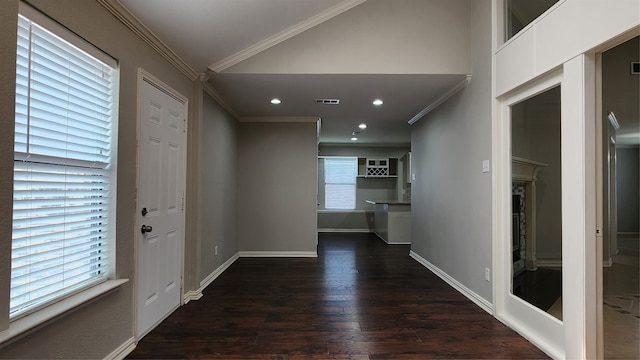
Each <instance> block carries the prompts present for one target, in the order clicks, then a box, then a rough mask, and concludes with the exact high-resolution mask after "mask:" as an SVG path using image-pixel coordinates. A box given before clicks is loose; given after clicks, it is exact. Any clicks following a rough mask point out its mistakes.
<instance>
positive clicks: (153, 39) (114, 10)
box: [97, 0, 199, 81]
mask: <svg viewBox="0 0 640 360" xmlns="http://www.w3.org/2000/svg"><path fill="white" fill-rule="evenodd" d="M97 1H98V3H99V4H100V5H102V6H104V7H105V8H106V9H107V10H108V11H109V12H110V13H111V14H113V16H115V17H116V18H117V19H118V20H120V22H121V23H123V24H124V25H125V26H126V27H128V28H129V29H130V30H131V31H133V33H134V34H136V35H138V37H140V39H142V40H143V41H144V42H146V43H147V44H148V45H149V46H151V47H152V48H153V49H154V50H155V51H157V52H158V53H159V54H160V55H161V56H162V57H164V58H165V59H166V60H167V61H169V63H171V64H172V65H173V66H175V67H176V68H177V69H178V70H180V71H181V72H182V73H183V74H184V75H185V76H187V77H188V78H189V79H191V81H194V80H196V79H197V78H198V77H199V74H198V73H197V72H195V70H193V69H192V68H191V67H190V66H189V65H188V64H187V63H186V62H185V61H184V60H182V58H181V57H180V56H178V55H177V54H176V53H175V52H173V50H171V48H169V46H167V44H165V43H164V42H163V41H162V40H160V38H158V36H156V35H155V34H154V33H153V32H152V31H151V30H149V28H148V27H146V26H145V25H144V24H143V23H142V22H141V21H140V19H138V18H137V17H136V16H135V15H133V14H132V13H131V12H130V11H129V9H127V8H126V7H125V6H124V5H123V4H122V3H121V2H120V0H97Z"/></svg>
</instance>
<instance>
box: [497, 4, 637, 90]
mask: <svg viewBox="0 0 640 360" xmlns="http://www.w3.org/2000/svg"><path fill="white" fill-rule="evenodd" d="M639 25H640V1H638V0H566V1H565V2H563V3H561V4H560V5H559V6H557V7H555V8H554V9H553V10H552V11H550V12H549V13H547V14H545V15H543V16H542V17H541V18H539V19H537V20H536V21H535V22H534V24H533V25H532V26H531V27H529V28H527V29H526V30H525V32H524V33H522V34H519V35H518V36H517V37H516V38H514V39H512V40H511V41H509V42H508V43H507V44H506V45H504V46H503V47H502V48H500V49H499V50H498V51H497V53H496V95H498V96H500V95H503V94H505V93H506V92H508V91H510V90H512V89H514V88H516V87H517V86H519V85H522V84H523V83H524V82H526V81H528V80H531V79H533V78H535V77H537V76H539V75H541V74H544V73H546V72H548V71H549V70H552V69H554V68H555V67H557V66H560V65H562V64H563V63H564V62H566V61H568V60H570V59H572V58H573V57H575V56H577V55H579V54H582V53H584V52H587V51H589V50H591V49H593V48H596V47H598V46H599V45H601V44H602V43H604V42H606V41H608V40H610V39H612V38H614V37H616V36H618V35H620V34H622V33H625V32H627V31H629V30H632V29H633V28H634V27H637V26H639Z"/></svg>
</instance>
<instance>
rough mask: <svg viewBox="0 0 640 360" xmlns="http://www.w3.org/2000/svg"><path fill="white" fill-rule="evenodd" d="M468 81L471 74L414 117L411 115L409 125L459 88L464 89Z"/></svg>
mask: <svg viewBox="0 0 640 360" xmlns="http://www.w3.org/2000/svg"><path fill="white" fill-rule="evenodd" d="M470 83H471V75H467V76H466V78H465V79H464V80H462V81H460V82H459V83H457V84H456V85H455V86H454V87H452V88H451V89H450V90H449V91H447V92H446V93H444V94H443V95H442V96H440V97H439V98H437V99H436V100H435V101H434V102H432V103H431V104H429V105H428V106H427V107H426V108H424V109H422V111H420V112H419V113H417V114H416V115H415V116H414V117H412V118H411V119H410V120H409V121H408V123H409V125H413V124H414V123H415V122H416V121H418V120H420V119H422V118H423V117H425V115H427V114H428V113H430V112H431V111H433V109H435V108H437V107H438V106H440V105H441V104H442V103H443V102H445V101H447V100H448V99H449V98H450V97H452V96H453V95H455V94H456V93H457V92H458V91H460V90H462V89H464V88H465V87H467V85H469V84H470Z"/></svg>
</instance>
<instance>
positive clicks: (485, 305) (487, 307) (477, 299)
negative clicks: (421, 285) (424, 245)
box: [409, 250, 493, 316]
mask: <svg viewBox="0 0 640 360" xmlns="http://www.w3.org/2000/svg"><path fill="white" fill-rule="evenodd" d="M409 256H411V257H412V258H413V259H414V260H415V261H417V262H419V263H420V264H421V265H422V266H424V267H426V268H427V269H429V270H430V271H431V272H432V273H434V274H436V275H437V276H438V277H440V278H441V279H442V280H444V282H446V283H447V284H449V285H451V286H452V287H453V288H454V289H456V290H458V292H460V293H461V294H462V295H464V296H466V297H467V298H468V299H469V300H471V301H473V302H474V303H475V304H476V305H478V306H479V307H480V308H481V309H483V310H484V311H486V312H488V313H489V314H491V316H493V304H491V303H490V302H489V301H487V300H485V299H484V298H483V297H481V296H480V295H478V294H476V293H475V292H473V291H472V290H471V289H469V288H468V287H466V286H464V285H462V284H461V283H460V282H459V281H458V280H456V279H454V278H452V277H451V276H450V275H449V274H447V273H445V272H444V271H442V270H440V269H439V268H438V267H437V266H435V265H433V264H432V263H430V262H429V261H427V260H426V259H425V258H423V257H422V256H420V255H418V254H417V253H415V252H414V251H413V250H411V251H410V252H409Z"/></svg>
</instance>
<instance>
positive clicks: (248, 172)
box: [238, 122, 318, 252]
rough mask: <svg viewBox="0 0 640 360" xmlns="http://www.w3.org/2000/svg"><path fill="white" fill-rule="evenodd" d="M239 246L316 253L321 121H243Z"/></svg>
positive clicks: (240, 150) (240, 142)
mask: <svg viewBox="0 0 640 360" xmlns="http://www.w3.org/2000/svg"><path fill="white" fill-rule="evenodd" d="M238 149H239V152H238V160H239V168H238V171H239V189H238V190H239V205H238V206H239V207H238V211H239V218H238V221H239V223H238V238H239V246H240V251H279V252H287V251H305V252H315V251H316V245H317V239H318V236H317V230H316V229H317V218H316V196H317V194H316V192H317V184H316V182H317V179H318V174H317V171H318V167H317V165H316V158H317V156H318V140H317V124H316V123H315V122H300V123H292V122H289V123H285V122H282V123H278V122H263V123H240V125H239V148H238Z"/></svg>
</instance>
